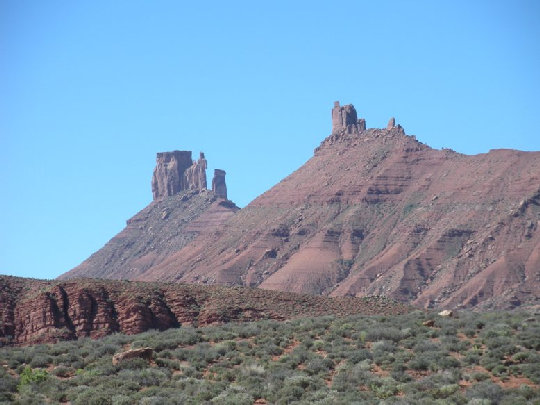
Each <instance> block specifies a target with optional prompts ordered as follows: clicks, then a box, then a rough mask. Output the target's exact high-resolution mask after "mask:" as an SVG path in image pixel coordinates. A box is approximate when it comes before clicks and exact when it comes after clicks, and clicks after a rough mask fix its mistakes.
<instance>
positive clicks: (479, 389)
mask: <svg viewBox="0 0 540 405" xmlns="http://www.w3.org/2000/svg"><path fill="white" fill-rule="evenodd" d="M465 394H466V396H467V398H469V399H483V400H489V401H491V403H494V404H496V403H498V402H499V401H500V399H501V397H502V395H503V392H502V388H501V387H499V386H498V385H497V384H494V383H492V382H491V381H482V382H479V383H478V384H475V385H473V386H471V387H469V389H468V390H467V392H466V393H465Z"/></svg>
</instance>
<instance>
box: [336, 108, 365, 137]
mask: <svg viewBox="0 0 540 405" xmlns="http://www.w3.org/2000/svg"><path fill="white" fill-rule="evenodd" d="M365 129H366V120H364V119H357V114H356V110H355V109H354V106H353V105H352V104H348V105H344V106H340V105H339V101H335V102H334V108H333V109H332V133H333V134H338V133H340V132H343V131H345V132H347V133H359V132H362V131H364V130H365Z"/></svg>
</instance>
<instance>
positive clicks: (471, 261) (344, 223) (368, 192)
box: [87, 103, 540, 308]
mask: <svg viewBox="0 0 540 405" xmlns="http://www.w3.org/2000/svg"><path fill="white" fill-rule="evenodd" d="M332 122H333V130H332V134H331V135H330V136H329V137H328V138H326V139H325V140H324V141H323V142H322V144H321V145H320V147H319V148H317V149H316V151H315V154H314V156H313V157H312V158H311V159H310V160H309V161H308V162H306V164H304V165H303V166H302V167H300V168H299V169H298V170H297V171H295V172H294V173H292V174H291V175H290V176H288V177H287V178H285V179H284V180H282V181H281V182H280V183H278V184H277V185H276V186H274V187H272V188H271V189H270V190H268V191H267V192H265V193H264V194H262V195H261V196H259V197H258V198H256V199H255V200H254V201H253V202H252V203H250V204H249V205H248V206H247V207H245V208H244V209H242V210H241V211H239V212H237V213H236V214H234V215H231V216H230V217H228V218H227V219H226V220H224V221H223V223H221V224H220V225H218V226H217V227H216V230H215V232H213V233H204V234H200V235H198V236H197V237H194V238H193V239H192V240H190V241H189V243H186V244H185V245H184V246H183V247H181V248H180V249H178V250H176V252H173V253H171V254H169V255H168V256H167V257H165V256H163V257H162V260H160V262H159V263H155V264H152V266H150V267H148V268H147V269H146V270H145V271H143V272H139V274H135V273H132V274H129V273H124V274H125V275H124V276H122V277H129V278H133V279H139V280H161V281H183V282H190V283H207V284H210V283H222V284H230V285H234V284H238V285H248V286H260V287H262V288H266V289H273V290H283V291H294V292H303V293H311V294H326V295H333V296H342V295H354V296H364V295H372V294H381V295H388V296H391V297H394V298H396V299H399V300H402V301H404V302H411V303H414V304H416V305H421V306H426V307H460V306H467V307H477V308H492V307H512V306H517V305H522V304H535V303H536V304H537V303H538V301H539V300H540V232H538V227H539V226H538V225H539V220H540V152H520V151H515V150H493V151H490V152H489V153H485V154H480V155H475V156H466V155H462V154H459V153H456V152H453V151H451V150H434V149H432V148H430V147H429V146H427V145H424V144H422V143H421V142H418V141H417V140H416V139H415V137H413V136H408V135H406V134H405V131H404V130H403V128H401V127H400V126H399V125H397V126H396V125H395V122H394V120H393V119H392V120H390V122H389V124H388V127H387V128H386V129H366V125H365V120H363V119H357V117H356V110H355V109H354V107H353V106H352V105H348V106H340V105H339V104H338V103H336V105H335V106H334V109H333V110H332ZM104 268H105V269H107V268H108V267H107V266H105V267H104ZM107 271H108V270H105V272H104V273H103V274H100V273H96V272H95V271H92V272H90V273H88V274H87V275H90V276H100V277H103V276H107V274H106V272H107ZM107 277H108V276H107Z"/></svg>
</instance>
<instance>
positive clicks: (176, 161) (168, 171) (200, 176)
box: [152, 150, 207, 200]
mask: <svg viewBox="0 0 540 405" xmlns="http://www.w3.org/2000/svg"><path fill="white" fill-rule="evenodd" d="M206 166H207V163H206V159H205V158H204V153H202V152H201V155H200V158H199V160H198V161H193V160H191V151H178V150H176V151H173V152H162V153H158V154H157V158H156V168H155V169H154V175H153V176H152V194H153V197H154V200H161V199H163V198H165V197H170V196H172V195H175V194H178V193H179V192H181V191H183V190H206V187H207V184H206Z"/></svg>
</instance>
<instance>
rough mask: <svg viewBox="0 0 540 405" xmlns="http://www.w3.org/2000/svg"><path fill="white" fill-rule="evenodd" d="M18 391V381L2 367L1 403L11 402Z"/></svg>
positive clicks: (0, 374)
mask: <svg viewBox="0 0 540 405" xmlns="http://www.w3.org/2000/svg"><path fill="white" fill-rule="evenodd" d="M16 389H17V379H16V378H15V377H13V376H11V375H10V374H9V373H8V372H7V371H6V370H5V369H4V367H1V366H0V402H1V401H11V400H12V398H13V393H14V392H15V391H16Z"/></svg>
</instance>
